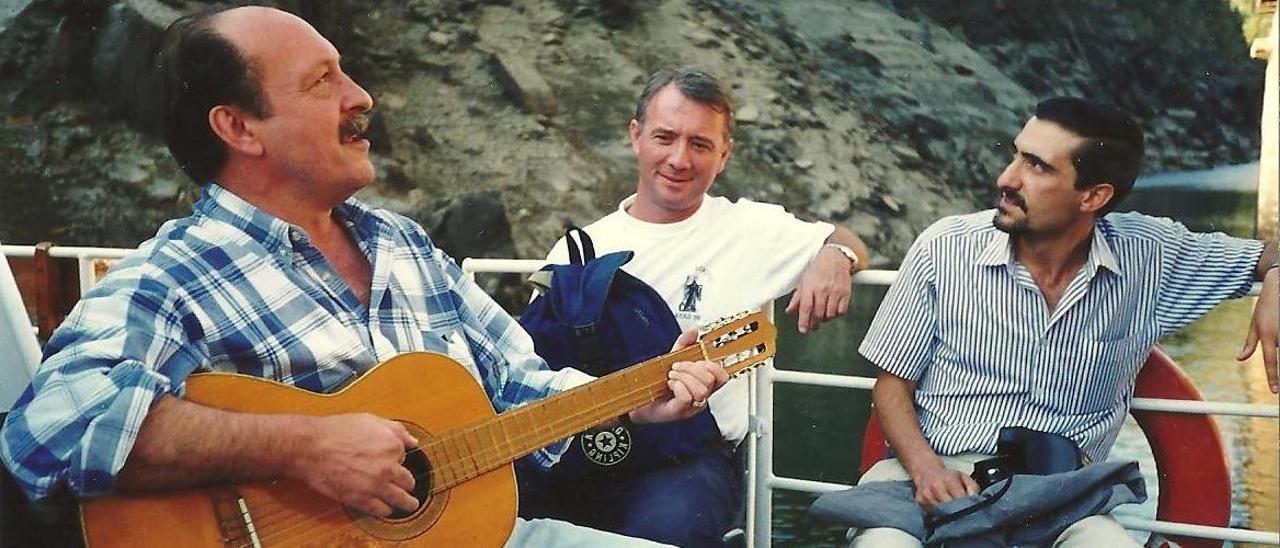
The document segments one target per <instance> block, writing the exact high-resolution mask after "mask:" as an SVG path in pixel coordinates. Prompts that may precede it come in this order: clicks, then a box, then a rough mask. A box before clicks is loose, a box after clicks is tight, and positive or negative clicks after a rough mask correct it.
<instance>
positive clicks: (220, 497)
mask: <svg viewBox="0 0 1280 548" xmlns="http://www.w3.org/2000/svg"><path fill="white" fill-rule="evenodd" d="M210 497H211V498H212V499H213V512H214V515H215V516H217V518H218V531H219V532H221V533H222V543H223V545H225V546H227V547H229V548H230V547H233V546H238V547H247V546H252V547H253V548H262V540H261V539H260V538H258V528H257V527H256V526H255V525H254V523H253V515H252V514H251V513H250V512H249V503H248V502H246V501H245V500H244V497H242V496H240V493H239V492H237V491H234V490H230V489H217V490H214V491H212V492H211V493H210Z"/></svg>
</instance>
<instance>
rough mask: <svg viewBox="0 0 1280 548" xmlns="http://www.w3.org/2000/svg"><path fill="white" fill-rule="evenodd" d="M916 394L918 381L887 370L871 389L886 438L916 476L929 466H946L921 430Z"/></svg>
mask: <svg viewBox="0 0 1280 548" xmlns="http://www.w3.org/2000/svg"><path fill="white" fill-rule="evenodd" d="M914 394H915V383H914V382H912V381H908V380H906V379H903V378H901V377H898V376H897V375H894V374H892V373H887V372H885V371H881V372H880V375H879V377H878V378H877V380H876V386H875V389H873V390H872V393H871V396H872V401H873V402H874V403H875V406H876V415H877V416H878V417H879V418H880V425H881V427H882V428H883V429H884V435H885V438H886V439H888V440H889V446H890V447H892V448H893V452H894V455H895V456H896V457H897V458H898V461H899V462H900V463H902V466H903V468H906V470H907V472H908V473H910V474H911V476H912V477H913V478H914V477H918V476H919V475H920V474H921V473H923V471H925V470H926V469H929V468H936V467H941V466H942V459H940V458H938V455H937V453H934V451H933V448H932V447H930V446H929V441H928V440H926V439H925V437H924V432H922V431H921V430H920V420H919V418H918V417H917V416H916V410H915V405H914V404H913V396H914Z"/></svg>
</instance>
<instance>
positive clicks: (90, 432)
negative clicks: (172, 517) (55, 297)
mask: <svg viewBox="0 0 1280 548" xmlns="http://www.w3.org/2000/svg"><path fill="white" fill-rule="evenodd" d="M335 213H336V215H337V218H338V219H340V220H342V221H344V223H345V224H346V226H347V229H348V230H349V231H350V233H351V234H352V235H353V236H354V239H355V241H356V242H357V243H358V245H359V247H360V250H361V251H362V252H363V253H364V255H365V257H366V258H367V259H368V260H369V262H370V264H371V265H372V267H373V281H372V284H371V294H370V299H369V302H370V305H369V307H367V308H366V307H365V306H364V305H363V304H361V303H360V301H359V300H358V299H357V297H356V296H355V294H354V293H353V292H352V291H351V289H350V287H349V286H347V284H346V282H345V281H343V278H342V277H341V276H339V275H338V274H337V272H336V271H335V270H334V269H333V268H332V267H331V266H330V265H329V263H328V262H327V261H325V259H324V257H323V256H322V255H321V254H320V252H319V250H318V249H316V248H315V247H314V246H312V245H311V243H310V241H309V240H308V238H307V235H306V233H305V232H304V231H302V230H301V229H299V228H298V227H296V226H293V225H290V224H288V223H286V222H284V221H281V220H280V219H277V218H275V217H273V216H271V215H269V214H267V213H265V212H263V211H262V210H260V209H257V208H255V207H254V206H253V205H251V204H249V203H248V202H245V201H244V200H242V199H240V198H239V197H237V196H236V195H235V194H233V193H231V192H230V191H227V190H225V189H223V188H222V187H220V186H218V185H217V184H214V183H210V184H208V185H206V190H205V193H204V195H203V196H202V198H201V199H200V201H199V202H198V203H197V204H196V205H195V211H194V213H193V214H192V215H191V216H190V217H187V218H184V219H178V220H174V221H170V222H168V223H165V225H164V226H162V227H161V228H160V230H159V232H158V233H157V235H156V237H155V238H153V239H151V240H148V241H147V242H145V243H143V244H142V246H141V247H140V248H139V249H138V251H137V252H136V253H134V254H133V255H131V256H130V257H129V258H127V259H125V260H124V261H122V262H121V263H120V264H118V265H117V266H116V267H115V268H114V269H113V270H112V272H111V273H110V274H109V275H108V276H107V277H106V278H105V279H104V280H103V281H102V283H101V284H99V285H98V286H97V287H95V288H94V289H93V290H91V291H90V292H88V293H87V294H86V295H85V296H84V298H83V299H82V300H81V301H80V303H79V304H77V305H76V307H75V309H74V310H73V311H72V312H71V315H70V316H68V318H67V320H66V322H64V323H63V325H62V326H61V327H60V328H59V329H58V330H57V331H56V332H55V333H54V334H53V336H52V338H51V339H50V340H49V343H48V345H47V346H46V348H45V360H44V363H43V364H42V365H41V367H40V370H39V372H38V373H37V375H36V378H35V379H34V380H33V381H32V384H31V386H30V387H28V388H27V390H26V391H25V392H23V394H22V396H21V397H20V398H19V400H18V402H17V403H16V404H15V407H14V408H13V410H12V411H11V412H10V414H9V417H8V419H7V421H6V424H5V425H4V430H3V431H2V432H0V456H2V457H3V458H4V461H5V463H6V464H7V465H8V467H9V469H10V470H11V471H12V472H13V475H14V477H15V478H16V479H17V480H18V483H19V484H20V485H21V486H22V487H23V489H24V490H26V491H27V493H28V494H29V495H31V496H32V497H34V498H40V497H44V496H45V495H48V494H49V493H50V491H51V490H52V489H54V488H55V487H56V486H57V485H58V484H60V483H62V482H66V483H67V484H68V485H69V486H70V487H71V489H72V490H73V491H74V492H75V493H77V494H80V495H95V494H101V493H105V492H107V491H109V490H110V489H111V488H112V486H113V485H114V483H115V476H116V474H117V472H119V470H120V468H121V467H122V466H123V465H124V461H125V457H126V456H127V455H128V453H129V450H130V449H131V448H132V446H133V443H134V440H135V438H136V437H137V434H138V429H139V427H140V425H141V424H142V421H143V418H144V417H145V416H146V414H147V410H148V409H149V408H150V405H151V403H152V402H153V401H154V400H155V399H156V398H158V397H159V396H161V395H162V394H165V393H171V394H175V395H178V394H180V393H181V391H182V388H183V383H184V382H185V380H186V378H187V376H188V375H190V374H191V373H193V372H197V371H223V372H236V373H243V374H248V375H253V376H257V377H264V378H268V379H271V380H274V381H278V382H282V383H285V384H290V385H294V386H297V387H300V388H304V389H307V390H312V391H316V392H328V391H332V390H334V389H336V388H338V387H340V386H342V385H344V384H345V383H347V382H349V381H350V380H352V379H354V378H355V377H357V376H359V375H360V374H362V373H364V372H366V371H368V370H369V369H370V367H371V366H373V365H374V364H376V363H378V362H380V361H383V360H386V359H388V358H391V357H392V356H394V355H396V354H398V353H401V352H406V351H422V350H425V351H435V352H440V353H450V354H452V355H454V356H458V355H459V352H458V351H457V349H456V348H455V351H454V352H452V353H451V352H449V350H450V346H451V345H452V346H454V347H461V346H465V347H466V349H467V350H469V354H470V356H466V355H465V354H467V352H461V354H463V356H460V357H462V358H463V359H464V360H465V359H466V358H468V357H470V358H474V360H473V361H474V363H473V364H472V365H474V369H473V370H472V373H473V374H474V375H476V376H477V377H478V378H479V380H480V384H482V385H483V387H484V389H485V391H486V393H487V394H488V395H489V398H490V400H491V401H492V402H493V404H494V407H495V408H497V410H498V411H499V412H501V411H504V410H507V409H510V408H511V407H514V406H516V405H518V404H520V403H523V402H527V401H530V400H534V399H538V398H541V397H543V396H546V395H548V394H551V393H553V392H555V391H558V390H563V389H566V388H569V387H571V386H574V385H577V384H581V383H582V382H584V381H586V380H589V379H590V377H589V376H587V375H586V374H583V373H581V372H578V371H575V370H569V369H566V370H563V371H560V372H553V371H550V370H548V369H547V367H546V363H545V362H543V361H542V359H541V358H539V357H538V356H537V355H536V354H534V351H533V343H532V341H531V340H530V338H529V336H528V335H527V334H526V333H525V332H524V330H523V329H521V328H520V326H519V325H518V324H517V323H516V322H515V321H514V320H513V319H512V318H511V317H510V316H509V315H507V313H506V312H505V311H503V310H502V309H501V308H500V307H499V306H498V305H497V304H496V303H494V302H493V300H492V299H490V298H489V296H488V295H486V294H485V293H484V291H483V290H482V289H480V288H479V287H478V286H477V285H476V284H474V283H473V282H471V281H470V280H468V279H467V278H466V277H465V276H464V275H463V274H462V272H461V270H460V269H459V268H458V267H457V265H456V264H454V262H453V260H452V259H450V258H449V257H448V256H446V255H445V254H444V253H443V252H441V251H440V250H439V249H437V248H436V247H434V246H433V245H432V243H431V240H430V239H429V238H428V237H427V235H426V233H425V232H424V231H423V230H422V228H421V227H420V226H418V225H417V224H416V223H414V222H413V221H411V220H409V219H406V218H404V217H401V216H399V215H395V214H393V213H390V212H387V211H382V210H373V209H370V208H368V207H366V206H364V205H362V204H360V203H359V202H357V201H355V200H348V201H347V202H346V203H344V204H343V205H341V206H339V207H338V208H336V209H335ZM462 341H465V345H464V344H462ZM564 447H565V445H564V444H557V445H556V446H553V448H552V449H551V450H547V451H543V452H540V453H538V454H537V460H538V461H539V462H540V463H542V464H544V465H550V464H551V463H553V462H554V461H555V460H556V459H557V458H558V456H559V453H560V452H561V451H563V449H564Z"/></svg>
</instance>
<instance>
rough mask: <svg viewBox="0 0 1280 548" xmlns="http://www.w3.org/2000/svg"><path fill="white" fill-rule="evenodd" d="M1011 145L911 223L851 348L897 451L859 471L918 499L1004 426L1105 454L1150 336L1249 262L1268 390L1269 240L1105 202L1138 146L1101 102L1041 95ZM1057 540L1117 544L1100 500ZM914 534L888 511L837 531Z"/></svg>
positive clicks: (1130, 177) (1240, 280)
mask: <svg viewBox="0 0 1280 548" xmlns="http://www.w3.org/2000/svg"><path fill="white" fill-rule="evenodd" d="M1012 152H1013V158H1012V160H1011V161H1010V163H1009V165H1008V167H1006V168H1005V170H1004V172H1003V173H1002V174H1001V175H1000V177H999V178H998V179H997V181H996V187H997V189H998V190H999V192H1000V198H999V203H998V204H997V206H996V209H995V210H994V211H992V210H987V211H982V212H978V213H974V214H970V215H962V216H955V217H948V218H945V219H942V220H940V221H938V222H937V223H935V224H934V225H933V226H931V227H929V228H928V229H927V230H925V232H924V233H923V234H921V235H920V237H919V238H918V239H917V240H916V242H915V243H914V244H913V245H912V247H911V249H910V250H909V251H908V252H907V256H906V258H905V259H904V260H903V264H902V267H901V269H900V271H899V275H898V280H897V281H896V282H895V283H894V285H893V287H891V288H890V290H889V292H888V294H887V295H886V297H885V300H884V302H883V303H882V304H881V306H880V309H879V311H878V313H877V314H876V317H875V320H874V321H873V322H872V324H871V328H870V330H869V331H868V333H867V336H866V338H865V339H864V341H863V343H862V346H861V347H860V349H859V351H860V352H861V353H862V354H863V355H864V356H866V358H867V359H868V360H870V361H871V362H873V363H875V364H876V365H877V366H879V367H880V369H881V372H880V375H879V378H878V381H877V383H876V387H875V390H874V392H873V399H874V402H875V406H876V412H877V414H878V415H879V417H880V420H881V422H882V424H883V426H884V431H885V436H886V438H887V439H888V440H889V444H890V446H891V447H892V449H893V454H894V456H895V457H896V458H891V459H887V460H884V461H881V462H880V463H877V464H876V466H875V467H873V468H872V469H871V470H869V471H868V472H867V474H865V475H864V477H863V478H862V480H861V482H869V481H885V480H911V481H912V482H913V483H914V484H915V492H916V501H917V502H918V503H919V504H920V505H921V506H923V507H925V508H931V507H933V506H935V505H937V504H939V503H942V502H945V501H948V500H952V499H956V498H961V497H965V496H969V495H974V494H976V493H977V490H978V488H977V485H976V483H975V482H974V481H973V479H971V478H970V476H969V475H968V472H969V471H970V470H971V469H972V464H973V463H974V462H975V461H977V460H981V459H985V458H989V457H990V456H992V454H994V453H995V450H996V435H997V432H998V431H999V429H1000V428H1001V427H1003V426H1024V427H1028V428H1031V429H1035V430H1039V431H1044V432H1052V433H1056V434H1060V435H1063V436H1066V437H1068V438H1070V439H1071V440H1073V441H1074V442H1075V443H1076V444H1077V445H1078V446H1079V447H1080V448H1081V450H1082V451H1083V453H1084V454H1085V455H1087V456H1088V457H1089V458H1090V459H1091V460H1093V461H1099V460H1103V459H1105V458H1106V456H1107V453H1108V451H1109V450H1110V448H1111V445H1112V443H1113V442H1114V441H1115V438H1116V434H1117V433H1118V431H1119V429H1120V425H1121V422H1122V421H1123V419H1124V417H1125V415H1126V414H1128V411H1129V403H1130V399H1131V398H1132V391H1133V383H1134V379H1135V377H1136V375H1137V372H1138V368H1139V367H1140V366H1141V364H1142V363H1143V361H1144V358H1145V356H1146V354H1147V351H1148V349H1149V348H1150V347H1151V346H1152V344H1154V343H1155V342H1156V341H1157V340H1158V339H1159V338H1160V337H1161V336H1163V335H1165V334H1167V333H1170V332H1171V331H1174V330H1176V329H1178V328H1179V327H1182V326H1183V325H1186V324H1187V323H1189V322H1191V321H1192V320H1194V319H1196V318H1198V317H1199V316H1200V315H1202V314H1203V313H1204V312H1206V311H1208V310H1209V309H1210V308H1212V307H1213V306H1215V305H1216V304H1217V303H1218V302H1220V301H1221V300H1223V299H1225V298H1231V297H1240V296H1243V295H1245V294H1247V293H1248V291H1249V289H1250V286H1251V283H1252V282H1253V281H1254V280H1255V279H1263V280H1264V289H1263V292H1262V295H1261V296H1260V298H1259V301H1258V303H1257V306H1256V309H1255V312H1254V319H1253V324H1252V326H1251V328H1250V331H1251V332H1250V334H1249V337H1248V342H1247V343H1246V344H1247V352H1246V351H1242V352H1241V356H1240V357H1241V359H1243V358H1244V357H1247V355H1248V354H1251V353H1252V352H1253V348H1254V346H1255V345H1256V344H1257V343H1258V342H1259V341H1260V342H1261V345H1262V347H1263V354H1264V364H1265V367H1266V369H1267V375H1268V379H1269V380H1270V382H1271V388H1272V391H1273V392H1274V391H1275V390H1276V341H1277V331H1276V323H1277V309H1278V308H1280V307H1278V306H1277V271H1276V269H1275V268H1274V267H1273V266H1272V265H1274V264H1275V261H1276V247H1275V243H1274V242H1272V243H1269V244H1267V245H1266V246H1264V245H1263V244H1262V242H1258V241H1253V240H1244V239H1239V238H1232V237H1229V236H1226V235H1223V234H1221V233H1214V234H1199V233H1194V232H1191V231H1189V230H1187V229H1186V228H1185V227H1183V226H1182V225H1181V224H1179V223H1176V222H1174V221H1171V220H1169V219H1161V218H1153V217H1148V216H1145V215H1140V214H1136V213H1125V214H1117V213H1109V212H1110V211H1111V210H1112V209H1113V208H1114V206H1115V205H1116V203H1117V202H1119V201H1120V200H1121V199H1122V198H1124V196H1125V195H1126V194H1128V192H1129V190H1130V189H1131V188H1132V186H1133V181H1134V179H1135V177H1136V176H1137V174H1138V172H1139V169H1140V165H1141V159H1142V152H1143V134H1142V130H1141V129H1140V128H1139V127H1138V124H1137V123H1136V122H1135V121H1133V120H1132V119H1130V118H1129V117H1128V116H1126V115H1124V114H1122V113H1120V112H1118V111H1116V110H1114V109H1111V108H1109V107H1105V106H1102V105H1099V104H1096V103H1093V102H1090V101H1086V100H1082V99H1075V98H1055V99H1049V100H1046V101H1044V102H1042V103H1040V104H1039V105H1038V106H1037V107H1036V113H1035V116H1034V117H1032V118H1031V119H1030V120H1029V121H1028V122H1027V124H1026V126H1024V127H1023V129H1022V132H1021V133H1019V134H1018V136H1017V137H1016V138H1015V139H1014V142H1013V150H1012ZM1264 278H1265V279H1264ZM1058 540H1059V541H1060V542H1062V543H1063V545H1066V546H1073V545H1074V546H1122V545H1133V541H1132V540H1130V539H1129V537H1128V536H1127V535H1126V533H1125V532H1124V530H1123V528H1122V527H1121V526H1120V525H1119V524H1118V523H1117V522H1116V521H1115V520H1114V519H1112V518H1110V517H1109V516H1093V517H1089V518H1086V519H1084V520H1081V521H1079V522H1076V523H1075V524H1074V525H1072V526H1071V527H1069V528H1067V529H1066V530H1065V531H1064V532H1063V533H1062V534H1061V536H1059V538H1058ZM919 545H920V543H919V541H918V540H917V539H915V538H914V537H912V536H911V535H908V534H906V533H904V532H902V531H899V530H896V529H867V530H865V531H862V532H861V534H860V535H858V536H857V537H856V538H855V540H854V546H877V547H879V546H919Z"/></svg>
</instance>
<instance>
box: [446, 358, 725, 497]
mask: <svg viewBox="0 0 1280 548" xmlns="http://www.w3.org/2000/svg"><path fill="white" fill-rule="evenodd" d="M701 359H706V357H705V356H704V355H703V353H702V348H701V347H700V346H699V345H694V346H691V347H688V348H685V349H683V350H680V351H678V352H673V353H671V354H667V355H664V356H659V357H657V358H653V359H651V360H648V361H645V362H642V363H640V364H637V365H633V366H631V367H628V368H626V369H622V370H619V371H616V372H614V373H611V374H609V375H607V376H604V377H601V378H600V379H598V380H596V381H595V382H591V383H588V384H584V385H582V386H578V387H575V388H572V389H570V390H566V391H564V392H560V393H558V394H555V395H553V396H551V397H548V398H546V399H544V400H541V401H538V402H536V403H532V404H529V405H525V406H523V407H520V408H517V409H513V410H511V411H508V412H506V413H503V414H501V415H498V416H497V417H494V418H492V419H490V420H487V421H484V422H481V423H478V424H475V425H471V426H467V427H462V428H458V429H456V430H453V431H451V432H448V433H446V434H444V435H441V436H439V437H436V438H433V439H431V440H429V441H428V442H427V443H425V444H424V445H423V451H424V452H425V453H426V455H427V459H428V461H429V462H431V463H432V468H431V473H432V489H431V491H432V493H436V492H440V491H444V490H447V489H449V488H451V487H454V486H456V485H458V484H460V483H463V482H465V481H467V480H469V479H472V478H474V477H477V476H479V475H481V474H483V473H485V472H488V471H490V470H493V469H495V468H497V467H499V466H502V465H505V464H507V463H509V462H511V461H514V460H515V459H518V458H520V457H523V456H525V455H528V454H530V453H532V452H534V451H537V450H538V449H539V448H542V447H545V446H547V445H549V444H551V443H553V442H555V441H557V440H562V439H564V438H567V437H569V436H571V435H573V434H576V433H578V432H581V431H583V430H586V429H588V428H591V427H593V426H596V425H598V424H602V423H605V422H608V421H610V420H612V419H614V418H616V417H618V416H619V415H622V414H623V413H627V412H630V411H631V410H633V409H637V408H640V407H643V406H645V405H648V404H650V403H653V402H655V401H658V400H659V399H661V398H662V397H664V396H666V395H667V394H668V393H669V392H670V389H669V388H667V371H668V370H670V369H671V366H672V365H673V364H675V363H676V362H680V361H694V360H701Z"/></svg>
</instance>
